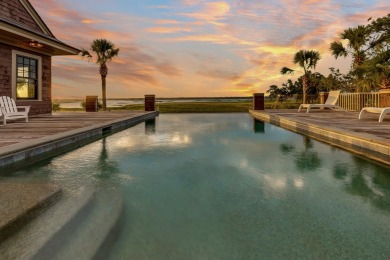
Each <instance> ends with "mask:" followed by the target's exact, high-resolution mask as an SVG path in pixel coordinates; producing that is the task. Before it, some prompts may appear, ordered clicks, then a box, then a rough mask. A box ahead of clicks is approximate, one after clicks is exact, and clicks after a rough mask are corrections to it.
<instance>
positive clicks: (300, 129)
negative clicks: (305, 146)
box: [249, 110, 390, 165]
mask: <svg viewBox="0 0 390 260" xmlns="http://www.w3.org/2000/svg"><path fill="white" fill-rule="evenodd" d="M249 113H250V115H251V116H252V117H253V118H255V119H258V120H261V121H264V122H267V123H271V124H273V125H276V126H279V127H282V128H285V129H288V130H290V131H293V132H296V133H299V134H303V135H307V136H309V137H312V138H314V139H317V140H319V141H323V142H325V143H328V144H331V145H333V146H337V147H339V148H342V149H344V150H347V151H350V152H353V153H355V154H358V155H360V156H363V157H365V158H368V159H372V160H375V161H377V162H380V163H382V164H385V165H390V146H389V145H386V144H385V143H384V142H381V138H375V137H373V136H371V135H368V134H357V133H354V132H351V131H348V130H344V129H337V128H331V127H324V126H319V125H316V124H311V123H307V122H302V121H299V120H295V119H291V118H287V117H283V116H280V115H275V114H269V113H267V112H266V111H259V110H249Z"/></svg>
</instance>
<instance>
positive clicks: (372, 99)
mask: <svg viewBox="0 0 390 260" xmlns="http://www.w3.org/2000/svg"><path fill="white" fill-rule="evenodd" d="M380 95H381V93H379V92H360V93H340V96H339V100H338V102H337V103H338V105H339V106H340V107H342V108H344V109H345V110H348V111H360V110H361V109H362V108H363V107H381V98H380Z"/></svg>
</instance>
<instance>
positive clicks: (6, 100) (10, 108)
mask: <svg viewBox="0 0 390 260" xmlns="http://www.w3.org/2000/svg"><path fill="white" fill-rule="evenodd" d="M18 109H24V111H19V110H18ZM29 111H30V106H16V103H15V100H13V99H12V98H10V97H7V96H0V119H3V125H5V124H7V120H15V119H20V118H25V119H26V122H28V112H29Z"/></svg>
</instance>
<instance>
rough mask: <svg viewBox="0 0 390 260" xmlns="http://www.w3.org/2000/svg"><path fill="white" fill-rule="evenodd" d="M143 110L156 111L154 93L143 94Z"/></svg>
mask: <svg viewBox="0 0 390 260" xmlns="http://www.w3.org/2000/svg"><path fill="white" fill-rule="evenodd" d="M145 111H156V95H145Z"/></svg>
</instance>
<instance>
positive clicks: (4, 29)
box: [0, 20, 81, 56]
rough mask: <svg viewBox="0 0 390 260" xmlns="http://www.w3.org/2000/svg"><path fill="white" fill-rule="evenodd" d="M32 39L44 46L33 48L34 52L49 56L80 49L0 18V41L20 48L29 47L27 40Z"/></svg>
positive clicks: (72, 53)
mask: <svg viewBox="0 0 390 260" xmlns="http://www.w3.org/2000/svg"><path fill="white" fill-rule="evenodd" d="M31 40H34V41H36V42H39V43H41V44H43V46H44V48H40V49H38V48H33V49H32V50H34V51H36V52H41V53H44V54H47V55H50V56H60V55H77V54H79V53H80V51H81V50H80V49H77V48H75V47H72V46H70V45H68V44H65V43H63V42H61V41H59V40H57V39H56V38H54V37H50V36H48V35H44V34H39V33H37V32H34V31H31V30H28V29H25V28H21V27H19V26H15V25H13V24H10V23H7V22H6V21H4V20H0V41H2V42H4V43H7V44H11V45H15V46H18V47H20V48H25V49H31V48H30V47H29V46H28V42H30V41H31Z"/></svg>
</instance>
